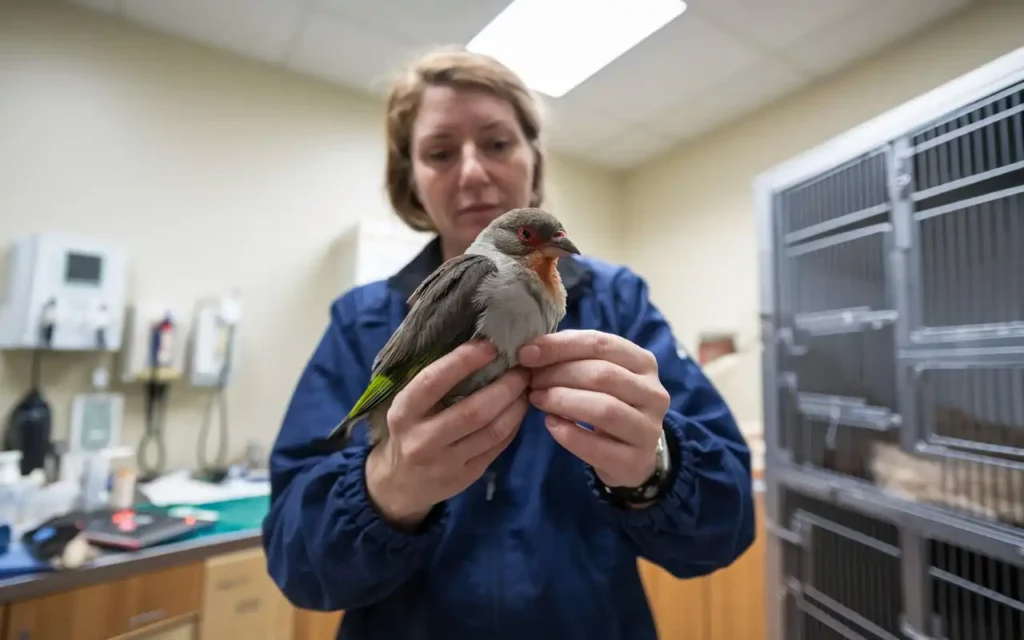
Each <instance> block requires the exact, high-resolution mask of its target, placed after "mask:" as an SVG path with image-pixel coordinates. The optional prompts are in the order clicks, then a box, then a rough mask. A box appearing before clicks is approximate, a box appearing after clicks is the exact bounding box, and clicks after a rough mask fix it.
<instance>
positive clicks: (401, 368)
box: [328, 254, 498, 439]
mask: <svg viewBox="0 0 1024 640" xmlns="http://www.w3.org/2000/svg"><path fill="white" fill-rule="evenodd" d="M497 270H498V266H497V264H495V263H494V261H493V260H491V259H490V258H488V257H486V256H482V255H477V254H464V255H461V256H459V257H457V258H452V259H451V260H448V261H447V262H445V263H444V264H442V265H441V266H440V267H438V268H437V269H436V270H435V271H434V272H433V273H431V274H430V275H429V276H427V278H426V280H424V281H423V282H422V283H421V284H420V286H418V287H417V288H416V290H415V291H413V293H412V295H411V296H409V304H410V305H411V308H410V310H409V314H408V315H407V316H406V318H405V320H403V321H402V324H401V325H399V327H398V330H397V331H395V333H394V334H393V335H392V336H391V339H390V340H388V342H387V344H385V345H384V348H383V349H381V351H380V353H379V354H377V357H376V358H375V359H374V362H373V375H372V377H371V379H370V384H369V385H368V386H367V387H366V390H365V391H364V392H363V395H362V396H361V397H360V398H359V400H358V401H356V404H355V406H353V407H352V410H351V411H350V412H349V414H348V416H347V417H346V418H345V420H344V421H343V422H342V424H340V425H338V427H336V428H335V430H334V432H332V433H331V435H330V436H328V439H330V438H331V437H333V436H335V434H336V433H338V432H339V431H340V430H342V429H343V428H344V427H345V426H346V425H347V424H351V423H352V422H354V421H355V420H358V419H359V418H361V417H362V416H365V415H366V414H367V413H369V412H370V411H372V410H373V409H374V408H375V407H377V406H378V405H380V404H381V403H382V402H384V401H385V400H387V399H388V398H390V397H391V396H393V395H394V394H396V393H398V391H399V390H400V389H402V387H404V386H405V385H406V384H407V383H408V382H409V381H410V380H411V379H412V378H413V376H415V375H416V374H417V373H419V372H420V371H421V370H422V369H424V368H425V367H427V366H428V365H429V364H430V363H432V362H434V361H435V360H437V359H439V358H441V357H442V356H444V355H445V354H447V353H449V352H450V351H452V350H453V349H455V348H456V347H458V346H459V345H460V344H462V343H464V342H467V341H469V340H471V339H472V338H473V337H474V335H475V334H476V323H477V318H478V317H479V315H480V312H481V311H482V308H481V306H480V304H479V303H478V301H477V300H476V294H477V292H478V291H479V288H480V282H481V281H482V280H483V279H484V278H486V277H487V276H489V275H491V274H493V273H495V272H496V271H497Z"/></svg>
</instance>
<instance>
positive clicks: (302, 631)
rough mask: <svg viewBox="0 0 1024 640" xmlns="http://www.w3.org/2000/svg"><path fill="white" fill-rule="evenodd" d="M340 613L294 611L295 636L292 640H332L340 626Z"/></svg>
mask: <svg viewBox="0 0 1024 640" xmlns="http://www.w3.org/2000/svg"><path fill="white" fill-rule="evenodd" d="M341 617H342V613H341V612H340V611H335V612H330V613H325V612H323V611H308V610H306V609H297V610H296V611H295V627H294V631H295V635H294V637H293V639H292V640H334V638H335V637H336V636H337V635H338V626H339V625H340V624H341Z"/></svg>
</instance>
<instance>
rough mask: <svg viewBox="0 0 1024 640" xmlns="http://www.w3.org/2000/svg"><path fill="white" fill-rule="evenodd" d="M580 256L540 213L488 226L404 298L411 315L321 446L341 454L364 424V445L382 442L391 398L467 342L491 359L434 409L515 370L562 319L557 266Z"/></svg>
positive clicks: (558, 226)
mask: <svg viewBox="0 0 1024 640" xmlns="http://www.w3.org/2000/svg"><path fill="white" fill-rule="evenodd" d="M579 253H580V252H579V250H578V249H577V248H576V245H574V244H573V243H572V241H571V240H569V237H568V236H567V235H566V233H565V229H564V228H563V227H562V223H561V222H559V221H558V219H557V218H555V216H553V215H551V214H550V213H548V212H547V211H544V210H542V209H536V208H528V209H513V210H511V211H509V212H507V213H505V214H503V215H501V216H500V217H498V218H496V219H495V220H493V221H492V222H491V223H490V224H489V225H487V227H486V228H484V230H483V231H481V232H480V234H479V235H478V236H477V238H476V240H475V241H474V242H473V244H471V245H470V247H469V248H468V249H467V250H466V252H465V253H464V254H463V255H461V256H458V257H456V258H452V259H451V260H448V261H446V262H445V263H444V264H442V265H441V266H440V267H438V268H437V269H436V270H435V271H434V272H433V273H431V274H430V275H429V276H427V279H426V280H424V281H423V282H422V283H421V284H420V285H419V286H418V287H417V288H416V290H415V291H413V293H412V295H411V296H409V305H410V309H409V313H408V315H407V316H406V317H405V320H403V321H402V324H401V325H399V327H398V330H397V331H395V333H394V335H392V336H391V339H390V340H389V341H388V343H387V344H386V345H384V348H383V349H381V351H380V353H378V354H377V357H376V359H374V362H373V371H372V374H371V377H370V384H369V385H368V386H367V388H366V390H365V391H364V392H363V395H362V396H361V397H360V398H359V400H358V401H357V402H356V404H355V406H353V407H352V410H351V411H350V412H349V414H348V415H347V416H345V419H344V420H342V421H341V423H340V424H339V425H338V426H337V427H335V428H334V430H333V431H332V432H331V434H330V435H328V436H327V439H326V441H325V443H326V444H327V445H329V447H330V448H335V447H336V446H338V447H344V446H345V444H346V443H347V442H348V440H349V438H350V437H351V432H352V428H353V427H354V426H355V424H356V423H357V422H358V421H359V420H360V419H362V418H364V417H366V418H368V423H369V428H370V433H369V439H370V442H371V443H372V444H376V443H379V442H383V441H384V440H385V439H386V438H387V435H388V425H387V412H388V409H389V408H390V406H391V401H392V399H393V398H394V397H395V394H397V393H398V392H399V391H401V390H402V389H403V388H404V387H405V385H407V384H408V383H409V381H410V380H412V378H413V377H414V376H415V375H416V374H417V373H419V372H420V371H421V370H423V369H424V368H425V367H427V366H428V365H430V364H431V363H432V362H434V361H436V360H438V359H439V358H441V357H443V356H444V355H446V354H448V353H450V352H451V351H453V350H454V349H455V348H456V347H458V346H459V345H461V344H464V343H466V342H468V341H472V340H489V341H490V342H491V343H492V344H493V345H494V346H495V348H496V349H497V352H498V354H497V357H496V358H495V359H494V361H493V362H491V363H489V364H487V365H486V366H484V367H483V368H482V369H480V370H478V371H476V372H474V373H472V374H470V376H468V377H467V378H466V379H465V380H463V381H462V382H461V383H459V384H458V385H456V387H455V388H454V389H452V391H451V392H449V394H448V395H447V396H445V397H444V398H443V399H442V401H441V403H440V408H444V407H448V406H451V405H453V404H455V403H456V402H458V401H459V400H461V399H462V398H464V397H466V396H468V395H470V394H472V393H473V392H474V391H476V390H477V389H480V388H481V387H484V386H486V385H488V384H489V383H491V382H492V381H494V380H495V379H497V378H498V377H499V376H501V375H502V374H504V373H505V372H506V371H508V370H509V369H511V368H512V367H514V366H515V365H516V362H517V361H518V356H517V354H518V352H519V348H520V347H521V346H522V345H523V344H525V343H527V342H529V341H530V340H532V339H534V338H536V337H537V336H540V335H543V334H545V333H553V332H554V331H555V330H556V329H557V328H558V323H559V322H561V320H562V318H563V317H564V316H565V286H564V285H563V284H562V279H561V277H560V276H559V275H558V268H557V266H558V259H559V258H560V257H565V256H568V255H569V254H576V255H579Z"/></svg>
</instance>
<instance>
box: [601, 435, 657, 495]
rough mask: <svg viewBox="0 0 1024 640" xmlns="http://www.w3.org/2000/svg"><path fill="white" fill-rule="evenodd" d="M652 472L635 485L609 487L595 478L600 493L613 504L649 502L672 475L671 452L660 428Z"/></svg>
mask: <svg viewBox="0 0 1024 640" xmlns="http://www.w3.org/2000/svg"><path fill="white" fill-rule="evenodd" d="M654 455H655V458H654V473H652V474H651V477H650V478H648V479H647V480H646V481H645V482H644V483H643V484H641V485H640V486H637V487H609V486H607V485H605V484H604V483H603V482H601V480H600V478H597V474H594V478H595V480H596V481H597V486H598V487H599V489H600V491H601V494H602V495H603V496H604V497H605V498H606V499H607V500H608V501H609V502H611V503H613V504H619V505H623V504H643V503H646V502H651V501H653V500H654V499H655V498H657V497H658V496H659V495H661V492H662V491H664V490H665V488H666V487H667V486H668V485H669V481H670V478H671V475H672V454H671V452H670V451H669V446H668V439H667V437H666V435H665V430H664V429H662V431H661V437H660V438H658V445H657V447H656V448H655V450H654Z"/></svg>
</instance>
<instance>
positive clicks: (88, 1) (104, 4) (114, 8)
mask: <svg viewBox="0 0 1024 640" xmlns="http://www.w3.org/2000/svg"><path fill="white" fill-rule="evenodd" d="M71 4H77V5H79V6H82V7H85V8H86V9H92V10H93V11H102V12H103V13H113V14H116V13H120V12H121V2H120V0H71Z"/></svg>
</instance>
